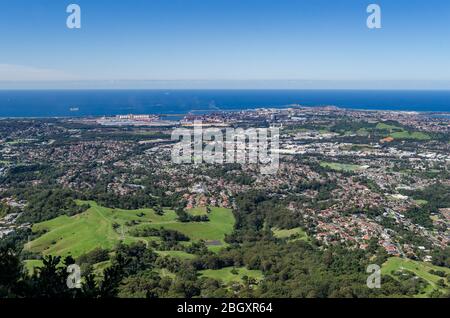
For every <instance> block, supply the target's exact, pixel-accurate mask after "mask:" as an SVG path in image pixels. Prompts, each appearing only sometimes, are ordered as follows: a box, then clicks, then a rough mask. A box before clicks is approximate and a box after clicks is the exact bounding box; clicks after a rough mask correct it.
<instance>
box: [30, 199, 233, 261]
mask: <svg viewBox="0 0 450 318" xmlns="http://www.w3.org/2000/svg"><path fill="white" fill-rule="evenodd" d="M79 203H84V202H79ZM87 203H89V205H90V208H89V209H88V210H87V211H85V212H83V213H81V214H78V215H75V216H72V217H69V216H66V215H64V216H60V217H57V218H55V219H52V220H49V221H46V222H42V223H38V224H35V225H34V226H33V231H34V232H41V231H45V233H44V234H43V235H42V236H40V237H39V238H37V239H35V240H34V241H32V242H29V243H28V244H26V245H25V249H27V250H30V251H33V252H38V253H42V254H44V255H49V254H51V255H61V256H67V255H72V256H73V257H75V258H76V257H78V256H80V255H82V254H84V253H87V252H89V251H91V250H93V249H95V248H97V247H101V248H105V249H111V248H113V247H114V246H115V245H116V244H117V243H118V242H120V241H123V242H124V243H131V242H137V241H143V242H150V241H152V240H160V239H159V238H158V237H148V238H138V237H133V236H131V235H129V230H130V229H131V228H134V227H140V226H146V227H154V228H165V229H172V230H177V231H179V232H181V233H183V234H185V235H187V236H188V237H189V238H190V239H191V240H192V241H199V240H205V241H207V244H208V241H210V242H214V244H213V245H214V246H212V247H213V250H217V248H221V247H223V246H225V242H224V238H225V235H226V234H229V233H231V232H232V231H233V227H234V222H235V220H234V216H233V213H232V212H231V210H230V209H225V208H211V213H210V214H209V215H208V216H209V222H188V223H181V222H178V221H177V216H176V214H175V212H174V211H172V210H165V213H164V215H162V216H160V215H157V214H155V212H154V211H153V210H152V209H140V210H121V209H110V208H106V207H102V206H99V205H98V204H97V203H95V202H91V201H89V202H87ZM130 221H134V222H136V223H137V222H139V224H137V225H129V222H130ZM127 223H128V225H127ZM113 224H116V227H117V228H116V229H114V228H113ZM185 254H187V253H185ZM185 256H186V255H185Z"/></svg>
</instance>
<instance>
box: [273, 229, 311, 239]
mask: <svg viewBox="0 0 450 318" xmlns="http://www.w3.org/2000/svg"><path fill="white" fill-rule="evenodd" d="M272 232H273V236H275V237H276V238H279V239H285V238H286V239H289V238H292V241H296V240H302V241H307V240H308V235H307V234H306V233H305V231H303V230H302V229H301V228H299V227H296V228H293V229H290V230H284V229H278V228H272Z"/></svg>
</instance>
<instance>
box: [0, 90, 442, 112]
mask: <svg viewBox="0 0 450 318" xmlns="http://www.w3.org/2000/svg"><path fill="white" fill-rule="evenodd" d="M292 104H299V105H303V106H323V105H334V106H338V107H342V108H350V109H367V110H401V111H419V112H425V111H426V112H450V91H433V90H429V91H412V90H0V117H65V116H71V117H75V116H102V115H117V114H130V113H133V114H185V113H188V112H192V113H207V112H212V111H221V110H224V111H226V110H243V109H254V108H262V107H274V108H283V107H287V106H288V105H292Z"/></svg>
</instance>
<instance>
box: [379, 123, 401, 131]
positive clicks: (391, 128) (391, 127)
mask: <svg viewBox="0 0 450 318" xmlns="http://www.w3.org/2000/svg"><path fill="white" fill-rule="evenodd" d="M375 128H376V129H378V130H389V131H391V132H392V131H402V130H403V128H402V127H398V126H394V125H388V124H385V123H378V124H377V126H376V127H375Z"/></svg>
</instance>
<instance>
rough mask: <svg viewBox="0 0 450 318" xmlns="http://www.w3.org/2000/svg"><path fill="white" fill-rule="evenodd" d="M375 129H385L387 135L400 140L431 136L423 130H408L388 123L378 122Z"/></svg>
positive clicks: (427, 138)
mask: <svg viewBox="0 0 450 318" xmlns="http://www.w3.org/2000/svg"><path fill="white" fill-rule="evenodd" d="M376 129H378V130H387V131H389V136H390V137H392V138H394V139H400V140H406V139H411V140H430V139H431V137H430V136H429V135H427V134H425V133H423V132H418V131H415V132H409V131H407V130H405V129H403V128H402V127H398V126H393V125H388V124H384V123H379V124H378V125H377V126H376Z"/></svg>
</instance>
